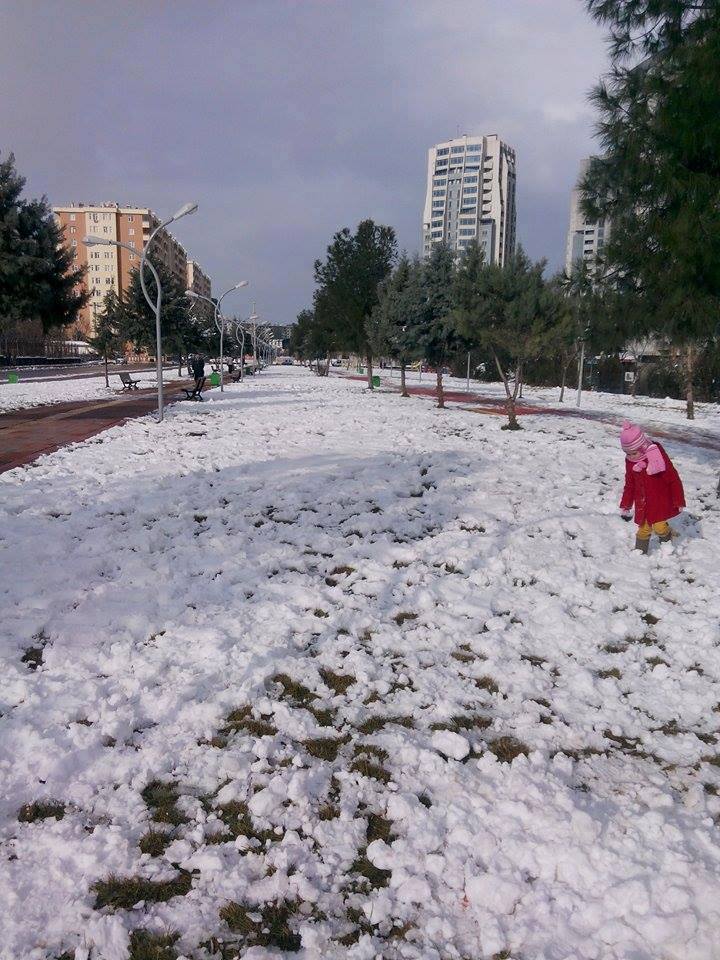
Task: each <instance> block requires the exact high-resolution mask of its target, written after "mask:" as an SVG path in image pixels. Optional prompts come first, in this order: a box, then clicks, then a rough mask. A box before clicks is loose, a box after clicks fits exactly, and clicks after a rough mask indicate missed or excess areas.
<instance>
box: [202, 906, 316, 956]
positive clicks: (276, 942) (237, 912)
mask: <svg viewBox="0 0 720 960" xmlns="http://www.w3.org/2000/svg"><path fill="white" fill-rule="evenodd" d="M296 911H297V904H296V903H293V902H290V901H283V902H281V903H266V904H263V905H262V906H260V907H256V908H254V907H247V906H244V905H243V904H241V903H226V904H225V906H224V907H221V909H220V919H221V920H224V921H225V923H226V924H227V925H228V927H230V929H231V930H232V931H233V933H239V934H240V935H241V936H242V937H243V938H244V940H245V945H246V946H260V947H277V948H278V949H279V950H286V951H288V952H290V953H297V951H298V950H299V949H300V947H301V941H300V936H299V935H298V934H297V933H294V932H293V930H292V929H291V927H290V919H291V918H292V917H293V916H294V914H295V913H296Z"/></svg>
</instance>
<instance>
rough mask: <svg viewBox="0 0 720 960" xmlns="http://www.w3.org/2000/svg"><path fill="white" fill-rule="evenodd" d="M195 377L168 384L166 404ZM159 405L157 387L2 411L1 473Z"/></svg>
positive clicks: (174, 398)
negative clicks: (110, 396)
mask: <svg viewBox="0 0 720 960" xmlns="http://www.w3.org/2000/svg"><path fill="white" fill-rule="evenodd" d="M190 382H191V381H185V380H174V381H171V382H170V383H166V384H164V399H165V406H167V405H168V404H169V403H173V402H175V401H176V400H178V399H179V397H180V394H181V390H182V387H183V386H186V385H187V384H188V383H190ZM156 409H157V390H156V388H155V387H152V388H149V389H146V390H137V391H135V392H134V393H132V394H129V393H125V394H118V395H117V396H116V397H113V399H111V400H89V401H88V400H82V401H74V402H72V403H53V404H48V405H46V406H43V407H26V408H25V409H23V410H15V411H12V412H11V413H5V414H2V415H0V473H3V472H4V471H5V470H12V469H13V467H21V466H24V465H25V464H28V463H31V462H32V461H33V460H35V459H37V457H40V456H42V455H43V454H45V453H52V452H53V451H54V450H58V449H59V448H60V447H64V446H66V445H67V444H69V443H78V442H79V441H81V440H87V439H88V438H89V437H94V436H95V434H97V433H101V432H102V431H103V430H107V429H108V428H109V427H114V426H117V425H118V424H120V423H124V422H125V420H129V419H132V418H135V417H143V416H145V415H146V414H148V413H152V412H153V411H154V410H156Z"/></svg>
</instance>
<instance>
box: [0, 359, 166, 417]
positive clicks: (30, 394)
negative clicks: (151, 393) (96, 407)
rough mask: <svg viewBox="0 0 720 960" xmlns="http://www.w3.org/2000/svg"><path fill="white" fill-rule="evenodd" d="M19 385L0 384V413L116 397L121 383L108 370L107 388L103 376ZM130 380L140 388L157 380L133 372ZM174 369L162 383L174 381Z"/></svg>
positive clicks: (152, 385)
mask: <svg viewBox="0 0 720 960" xmlns="http://www.w3.org/2000/svg"><path fill="white" fill-rule="evenodd" d="M20 376H21V379H20V381H19V382H18V383H0V413H10V412H11V411H13V410H23V409H25V408H26V407H39V406H43V405H44V404H47V403H66V402H68V401H73V400H106V399H108V398H110V397H114V396H116V395H117V394H118V393H120V391H121V389H122V383H121V382H120V377H119V376H118V371H117V370H116V369H111V370H110V387H109V388H108V387H106V386H105V377H102V376H101V377H75V378H73V377H63V379H62V380H49V381H43V380H35V381H32V382H29V383H28V382H23V380H22V374H21V375H20ZM130 376H131V377H132V378H133V380H140V388H141V389H142V388H143V387H154V386H155V385H156V383H157V378H156V377H155V373H154V372H147V371H141V372H140V373H135V372H134V371H132V372H131V373H130ZM177 376H178V375H177V370H174V371H172V370H165V371H164V372H163V379H164V380H176V379H177Z"/></svg>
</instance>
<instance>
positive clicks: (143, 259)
mask: <svg viewBox="0 0 720 960" xmlns="http://www.w3.org/2000/svg"><path fill="white" fill-rule="evenodd" d="M197 208H198V205H197V204H196V203H186V204H185V205H184V206H182V207H180V209H179V210H177V211H176V212H175V213H174V214H173V215H172V216H171V217H170V218H169V219H167V220H164V221H163V222H162V223H161V224H159V225H158V226H157V227H155V229H154V230H153V232H152V233H151V234H150V237H149V238H148V242H147V243H146V244H145V246H144V247H143V250H142V254H141V256H140V267H139V268H138V269H139V274H140V286H141V287H142V292H143V296H144V297H145V299H146V301H147V304H148V306H149V307H150V309H151V310H152V311H153V313H154V314H155V365H156V370H157V389H158V423H162V419H163V412H164V404H163V376H162V331H161V327H160V307H161V305H162V287H161V285H160V277H158V275H157V271H156V270H155V267H153V265H152V263H151V262H150V260H148V251H149V250H150V244H151V243H152V242H153V240H154V239H155V237H156V236H157V234H158V233H159V232H160V231H161V230H163V229H164V228H165V227H167V226H169V225H170V224H171V223H174V222H175V221H176V220H179V219H180V218H181V217H187V216H188V215H189V214H191V213H195V211H196V210H197ZM83 243H84V244H85V246H87V247H92V246H96V245H99V244H105V245H106V246H111V247H122V248H123V249H124V250H129V251H130V252H131V253H133V254H135V253H137V249H136V248H135V247H133V246H131V245H130V244H129V243H122V242H121V241H120V240H110V239H109V238H107V237H97V236H94V235H90V236H87V237H85V238H84V239H83ZM146 266H147V267H148V269H149V270H150V273H152V275H153V277H154V279H155V286H156V287H157V297H156V298H155V301H154V302H153V300H152V298H151V297H150V294H149V293H148V289H147V287H146V286H145V267H146Z"/></svg>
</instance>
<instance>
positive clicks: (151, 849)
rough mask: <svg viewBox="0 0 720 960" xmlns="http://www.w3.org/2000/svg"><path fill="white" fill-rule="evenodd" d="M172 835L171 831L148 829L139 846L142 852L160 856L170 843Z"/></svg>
mask: <svg viewBox="0 0 720 960" xmlns="http://www.w3.org/2000/svg"><path fill="white" fill-rule="evenodd" d="M171 843H172V837H171V836H170V834H169V833H163V832H162V831H161V830H148V832H147V833H145V834H144V835H143V836H142V837H140V841H139V843H138V846H139V847H140V853H149V854H150V856H151V857H160V856H162V854H163V853H165V850H166V848H167V847H168V846H170V844H171Z"/></svg>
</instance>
